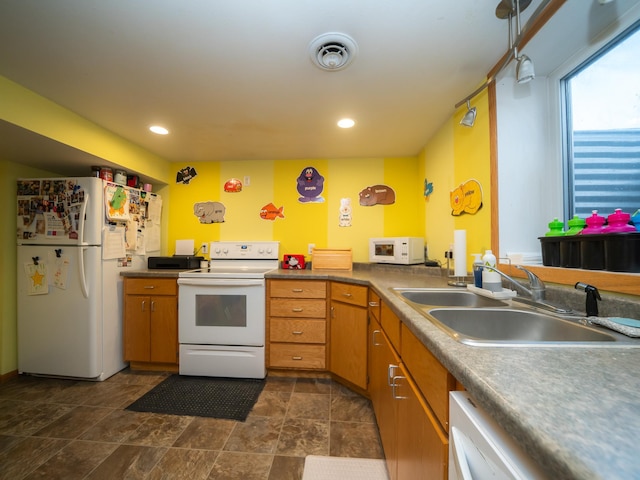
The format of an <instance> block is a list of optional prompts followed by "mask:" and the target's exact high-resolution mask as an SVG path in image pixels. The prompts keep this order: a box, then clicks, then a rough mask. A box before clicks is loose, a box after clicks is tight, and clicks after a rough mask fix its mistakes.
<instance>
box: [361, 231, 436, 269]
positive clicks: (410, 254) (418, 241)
mask: <svg viewBox="0 0 640 480" xmlns="http://www.w3.org/2000/svg"><path fill="white" fill-rule="evenodd" d="M369 262H371V263H396V264H399V265H412V264H416V263H424V238H420V237H385V238H370V239H369Z"/></svg>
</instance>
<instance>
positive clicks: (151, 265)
mask: <svg viewBox="0 0 640 480" xmlns="http://www.w3.org/2000/svg"><path fill="white" fill-rule="evenodd" d="M202 260H204V257H194V256H190V255H174V256H172V257H149V259H148V260H147V268H148V269H150V270H153V269H162V270H192V269H194V268H200V262H201V261H202Z"/></svg>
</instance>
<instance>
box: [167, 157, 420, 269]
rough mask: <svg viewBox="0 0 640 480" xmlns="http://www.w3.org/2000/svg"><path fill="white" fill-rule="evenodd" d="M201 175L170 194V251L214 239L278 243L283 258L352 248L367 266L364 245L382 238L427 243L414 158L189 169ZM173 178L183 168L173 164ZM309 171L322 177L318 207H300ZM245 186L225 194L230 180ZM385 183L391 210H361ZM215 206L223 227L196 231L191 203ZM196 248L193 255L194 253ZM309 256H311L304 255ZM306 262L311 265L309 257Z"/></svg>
mask: <svg viewBox="0 0 640 480" xmlns="http://www.w3.org/2000/svg"><path fill="white" fill-rule="evenodd" d="M190 166H192V167H194V168H195V169H196V171H197V173H198V175H197V177H196V178H195V179H193V180H192V181H191V182H190V183H189V184H188V185H184V184H181V183H180V184H177V183H176V184H174V185H172V186H170V188H169V197H170V198H171V208H170V209H169V225H170V226H171V228H170V231H169V242H168V249H169V252H170V253H173V251H174V246H175V240H180V239H194V240H195V245H196V246H197V247H198V246H200V244H202V243H203V242H210V241H213V240H223V241H225V240H239V239H242V240H279V241H280V251H281V253H300V254H304V255H307V253H308V244H310V243H313V244H315V246H316V247H317V248H352V250H353V260H354V261H355V262H366V261H368V243H367V241H368V239H369V238H370V237H376V236H383V235H410V236H419V237H423V236H424V224H423V223H422V222H421V221H419V218H422V217H421V216H420V217H418V215H420V212H422V211H424V206H423V204H422V197H421V188H422V187H421V186H422V183H423V182H422V180H421V179H419V178H418V172H419V164H418V160H417V158H416V157H407V158H368V159H330V160H327V159H318V160H275V161H269V160H262V161H244V162H225V161H223V162H204V163H196V164H194V165H190ZM172 167H173V171H174V172H175V173H177V172H178V170H180V169H181V168H184V167H186V165H183V164H177V163H175V164H173V165H172ZM306 167H314V168H315V169H316V170H318V172H319V173H320V174H321V175H322V176H323V177H324V179H325V180H324V190H323V192H322V194H321V197H322V198H323V201H322V202H317V203H302V202H299V201H298V197H299V195H298V192H297V190H296V185H297V184H296V180H297V178H298V177H299V175H300V174H301V172H302V171H303V170H304V169H305V168H306ZM245 177H249V179H250V184H249V185H248V186H247V185H244V186H243V189H242V191H241V192H238V193H228V192H225V191H224V188H223V187H224V183H225V182H226V181H227V180H229V179H230V178H238V179H240V180H241V181H243V182H244V178H245ZM376 184H386V185H389V186H390V187H392V188H393V189H394V190H395V192H396V201H395V203H394V204H393V205H374V206H367V207H365V206H361V205H360V204H359V196H358V194H359V192H360V191H361V190H362V189H364V188H366V187H368V186H372V185H376ZM342 198H350V199H351V207H352V213H351V216H352V221H351V227H340V226H339V214H340V210H339V209H340V200H341V199H342ZM206 201H217V202H221V203H222V204H224V205H225V207H226V213H225V222H224V223H217V224H201V223H200V222H199V220H198V218H197V217H196V216H195V215H194V214H193V205H194V204H195V203H196V202H206ZM269 203H273V204H274V205H275V206H276V208H280V207H284V209H283V215H284V218H276V219H275V220H264V219H262V218H260V215H259V214H260V210H261V208H262V207H263V206H265V205H267V204H269ZM197 247H196V248H197ZM307 257H308V255H307ZM308 259H309V258H308Z"/></svg>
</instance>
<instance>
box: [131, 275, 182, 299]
mask: <svg viewBox="0 0 640 480" xmlns="http://www.w3.org/2000/svg"><path fill="white" fill-rule="evenodd" d="M124 294H125V295H177V294H178V284H177V283H176V279H175V278H125V279H124Z"/></svg>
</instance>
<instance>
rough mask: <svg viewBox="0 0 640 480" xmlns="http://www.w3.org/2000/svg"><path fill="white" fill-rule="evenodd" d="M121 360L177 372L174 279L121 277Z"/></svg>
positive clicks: (176, 297)
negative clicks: (122, 348) (122, 312)
mask: <svg viewBox="0 0 640 480" xmlns="http://www.w3.org/2000/svg"><path fill="white" fill-rule="evenodd" d="M123 324H124V339H123V341H124V359H125V360H127V361H129V362H131V366H132V368H143V369H144V368H150V369H168V370H177V365H178V288H177V284H176V280H175V279H173V278H151V277H144V278H142V277H141V278H132V277H125V278H124V319H123Z"/></svg>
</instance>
